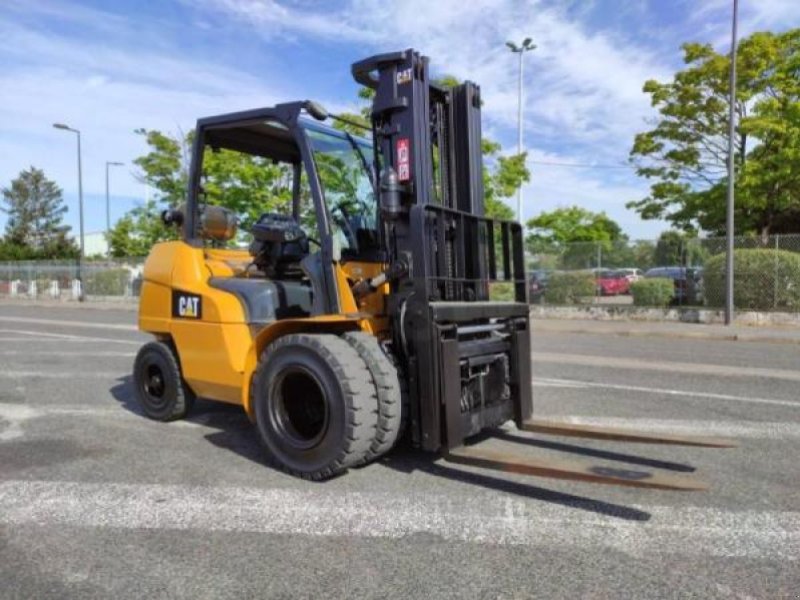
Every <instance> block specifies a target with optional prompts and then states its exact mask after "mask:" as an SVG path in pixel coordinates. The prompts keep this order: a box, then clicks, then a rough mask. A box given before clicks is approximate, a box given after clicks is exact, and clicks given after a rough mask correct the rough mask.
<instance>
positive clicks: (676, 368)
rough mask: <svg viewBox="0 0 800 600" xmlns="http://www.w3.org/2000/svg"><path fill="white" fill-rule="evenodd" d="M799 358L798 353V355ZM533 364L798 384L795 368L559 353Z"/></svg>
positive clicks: (799, 378)
mask: <svg viewBox="0 0 800 600" xmlns="http://www.w3.org/2000/svg"><path fill="white" fill-rule="evenodd" d="M798 356H799V357H800V354H799V355H798ZM532 357H533V363H534V364H536V363H537V362H539V363H556V364H561V365H577V366H582V367H605V368H613V369H635V370H646V371H662V372H667V373H689V374H695V375H714V376H718V377H768V378H773V379H788V380H790V381H800V371H799V370H797V369H768V368H762V367H739V366H733V365H714V364H705V363H685V362H673V361H664V360H659V361H655V360H641V359H638V358H624V357H617V356H592V355H587V354H563V353H554V352H533V353H532Z"/></svg>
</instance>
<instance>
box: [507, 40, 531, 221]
mask: <svg viewBox="0 0 800 600" xmlns="http://www.w3.org/2000/svg"><path fill="white" fill-rule="evenodd" d="M506 46H508V49H509V50H511V52H514V53H516V54H519V83H518V100H517V102H518V104H517V153H518V154H522V56H523V54H525V53H526V52H528V51H529V50H535V49H536V44H534V43H533V40H532V39H531V38H525V39H524V40H522V43H521V44H520V45H519V46H518V45H517V44H515V43H514V42H506ZM517 221H519V222H520V223H522V185H521V184H520V186H519V189H518V190H517Z"/></svg>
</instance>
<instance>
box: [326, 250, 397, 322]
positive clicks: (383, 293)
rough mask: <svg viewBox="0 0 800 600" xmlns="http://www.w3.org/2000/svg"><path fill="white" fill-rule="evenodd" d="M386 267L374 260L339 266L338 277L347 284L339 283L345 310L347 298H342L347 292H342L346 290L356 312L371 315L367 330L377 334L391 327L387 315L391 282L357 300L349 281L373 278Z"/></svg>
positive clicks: (368, 319) (348, 304)
mask: <svg viewBox="0 0 800 600" xmlns="http://www.w3.org/2000/svg"><path fill="white" fill-rule="evenodd" d="M385 269H386V265H385V264H382V263H374V262H355V261H354V262H347V263H345V264H343V265H341V266H340V267H338V266H337V277H338V278H339V279H340V281H344V282H345V283H346V284H347V285H342V284H341V283H340V284H339V290H340V303H341V306H342V309H343V312H344V313H345V314H347V312H348V311H347V310H344V307H345V305H346V304H345V299H343V298H342V296H344V295H345V294H343V293H342V292H341V290H342V289H344V290H345V292H346V295H347V298H346V301H347V306H349V307H351V308H352V307H355V312H357V313H359V314H362V315H365V314H366V315H369V317H368V318H367V319H366V321H367V322H368V323H369V328H368V329H367V328H366V327H364V329H365V330H367V331H369V332H370V333H374V334H376V335H382V334H385V333H386V332H387V331H388V329H389V319H388V317H387V316H386V313H387V311H386V298H387V297H388V295H389V284H388V283H385V284H383V285H382V286H380V287H379V288H378V289H377V290H375V292H373V293H372V294H367V295H366V296H363V297H362V298H359V299H358V300H356V299H355V298H354V297H353V293H352V292H351V291H350V285H349V282H355V281H359V280H361V279H372V278H373V277H375V276H377V275H380V274H381V273H382V272H383V271H384V270H385Z"/></svg>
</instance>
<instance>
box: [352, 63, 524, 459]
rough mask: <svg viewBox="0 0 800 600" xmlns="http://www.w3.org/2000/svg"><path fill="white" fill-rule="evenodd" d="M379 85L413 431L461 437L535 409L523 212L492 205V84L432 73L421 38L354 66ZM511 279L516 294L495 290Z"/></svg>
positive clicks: (427, 441)
mask: <svg viewBox="0 0 800 600" xmlns="http://www.w3.org/2000/svg"><path fill="white" fill-rule="evenodd" d="M352 73H353V76H354V78H355V80H356V81H357V82H358V83H361V84H362V85H365V86H367V87H370V88H372V89H373V90H375V96H374V99H373V104H372V128H373V138H374V140H375V147H376V150H377V151H376V152H375V166H374V168H375V175H376V177H375V180H376V181H379V187H380V206H381V219H382V228H381V229H382V231H381V233H382V236H383V239H382V243H383V247H384V248H385V249H386V253H387V258H388V262H389V264H390V268H389V272H391V273H392V274H393V275H394V277H393V278H392V280H391V291H390V295H389V299H388V303H389V306H388V309H389V310H388V314H389V315H391V318H392V321H393V323H392V325H393V326H392V335H393V348H394V352H395V354H396V355H397V356H398V358H399V360H400V362H401V368H402V370H403V371H404V372H405V375H406V376H407V379H408V387H409V409H410V410H409V412H410V425H411V433H412V440H413V441H414V443H415V444H416V445H418V446H421V447H422V448H423V449H425V450H431V451H436V450H440V449H441V448H443V447H444V448H445V449H453V448H456V447H458V446H460V445H462V443H463V440H464V439H465V438H467V437H469V436H471V435H474V434H477V433H479V432H480V431H482V430H483V429H485V428H487V427H494V426H497V425H499V424H501V423H503V422H505V421H507V420H509V419H512V418H513V419H514V420H515V421H516V422H517V423H518V424H519V425H522V423H523V422H524V421H525V420H526V419H528V418H530V416H531V413H532V399H531V376H530V340H529V334H530V326H529V314H528V305H527V288H526V285H525V270H524V262H523V260H524V259H523V249H522V228H521V227H520V225H519V224H518V223H515V222H511V221H502V220H498V219H491V218H487V217H486V216H485V214H484V189H483V165H482V154H481V117H480V111H481V100H480V88H479V87H478V86H477V85H475V84H474V83H472V82H469V81H467V82H465V83H462V84H460V85H457V86H455V87H453V88H449V89H447V88H443V87H440V86H438V85H435V84H433V83H431V81H430V77H429V70H428V58H427V57H425V56H422V55H420V54H419V53H418V52H415V51H414V50H410V49H409V50H404V51H400V52H393V53H388V54H382V55H378V56H373V57H371V58H368V59H366V60H363V61H360V62H357V63H355V64H354V65H353V66H352ZM494 281H500V282H504V283H505V284H506V286H508V287H510V288H511V289H512V290H513V296H514V301H512V302H493V301H491V300H490V284H491V283H492V282H494Z"/></svg>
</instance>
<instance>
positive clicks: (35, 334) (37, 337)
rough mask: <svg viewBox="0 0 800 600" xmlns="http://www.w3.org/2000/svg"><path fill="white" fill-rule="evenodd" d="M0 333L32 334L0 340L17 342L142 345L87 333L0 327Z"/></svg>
mask: <svg viewBox="0 0 800 600" xmlns="http://www.w3.org/2000/svg"><path fill="white" fill-rule="evenodd" d="M0 333H16V334H22V335H27V336H31V337H29V338H2V337H0V342H5V341H10V339H13V340H14V341H16V342H83V343H86V342H93V343H94V342H108V343H111V344H130V345H133V346H141V345H142V342H137V341H134V340H118V339H113V338H102V337H89V336H85V335H68V334H65V333H46V332H44V331H29V330H24V329H0Z"/></svg>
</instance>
